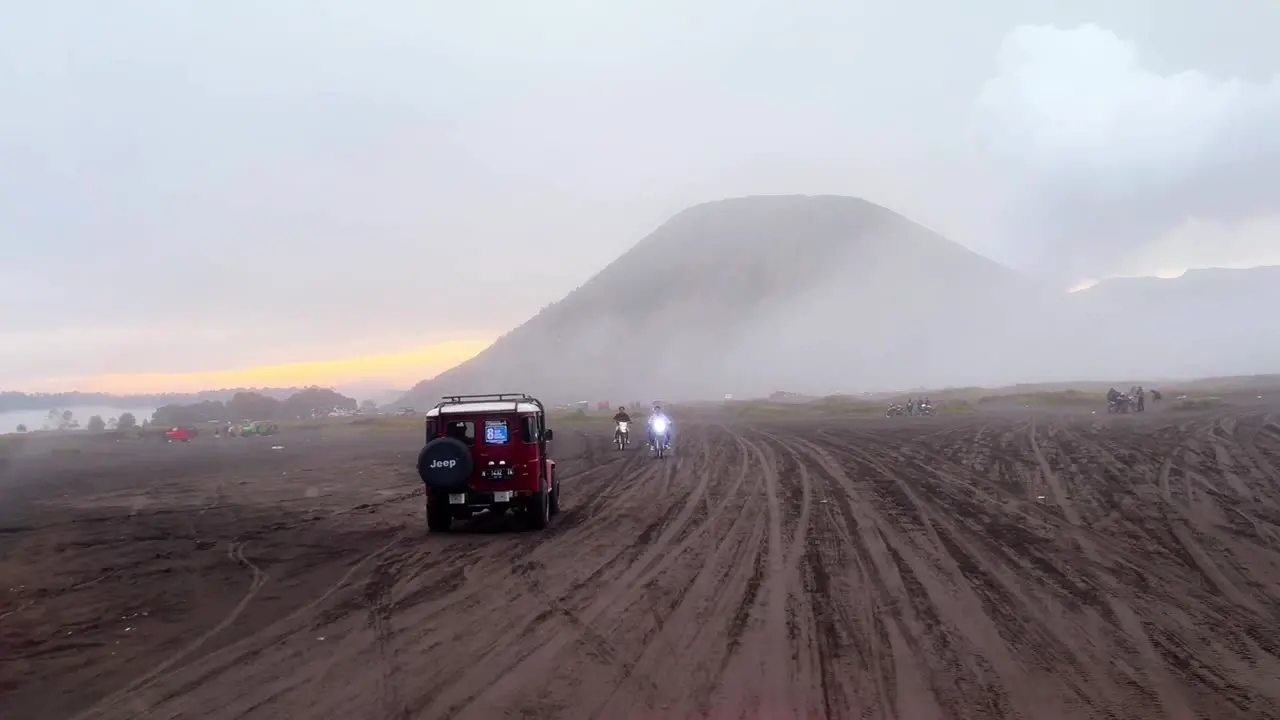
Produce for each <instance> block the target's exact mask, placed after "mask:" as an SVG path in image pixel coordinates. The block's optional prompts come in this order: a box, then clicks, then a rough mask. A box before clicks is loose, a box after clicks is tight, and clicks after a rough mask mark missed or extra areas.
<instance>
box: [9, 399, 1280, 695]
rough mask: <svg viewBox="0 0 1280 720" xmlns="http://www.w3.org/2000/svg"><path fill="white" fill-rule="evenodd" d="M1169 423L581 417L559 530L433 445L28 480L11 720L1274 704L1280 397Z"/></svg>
mask: <svg viewBox="0 0 1280 720" xmlns="http://www.w3.org/2000/svg"><path fill="white" fill-rule="evenodd" d="M1147 415H1148V416H1146V417H1143V416H1127V417H1118V418H1098V417H1084V418H1065V417H1057V418H1055V417H1051V416H1032V415H1026V416H1017V417H1014V416H983V415H975V416H971V417H966V418H963V419H954V418H946V417H941V418H896V419H893V420H884V419H880V420H876V421H849V422H846V423H836V424H833V423H824V424H817V423H808V422H796V423H791V424H784V423H775V424H772V425H761V426H747V425H732V426H726V425H714V424H706V425H694V424H689V426H688V427H685V428H684V429H683V430H682V432H681V437H680V442H681V444H680V446H679V448H678V452H677V453H676V455H675V456H673V457H671V458H668V459H667V460H665V461H658V460H654V459H651V458H648V457H646V455H645V454H644V453H643V452H641V451H627V452H616V451H613V450H612V449H610V448H609V446H608V435H607V432H608V428H607V427H606V428H604V429H603V431H602V432H601V433H600V434H599V435H590V436H588V435H584V434H582V433H576V434H575V433H574V432H573V431H572V430H569V429H567V428H562V429H561V430H560V432H559V438H558V439H557V444H558V447H557V448H556V449H557V453H558V455H559V457H560V459H561V465H560V467H561V472H562V473H563V475H562V477H563V479H564V480H563V481H564V485H563V492H564V501H565V512H564V514H563V515H561V516H560V517H559V518H557V520H556V521H555V522H554V524H553V526H552V528H551V529H550V530H549V531H546V532H543V533H531V532H518V531H516V529H515V527H516V526H515V523H514V521H512V522H506V523H504V522H492V521H486V520H484V519H479V520H477V521H476V522H475V523H473V524H472V525H471V526H464V529H463V530H462V531H460V532H458V533H454V534H450V535H447V536H439V535H427V533H426V532H425V530H424V527H423V526H424V522H423V519H422V507H421V505H422V497H421V493H420V491H419V489H418V484H417V481H416V478H414V477H413V471H412V460H413V453H414V452H415V451H416V449H417V442H418V438H417V435H416V433H415V434H409V433H407V432H406V433H405V434H402V435H400V434H388V433H386V432H381V433H375V432H354V431H345V432H336V431H335V432H327V431H326V432H319V431H317V432H315V433H310V434H305V433H304V434H298V435H293V436H282V437H281V439H280V441H279V442H281V443H282V444H284V446H285V447H284V449H282V450H271V449H270V445H271V444H273V443H274V442H275V441H273V440H270V439H267V440H261V441H258V440H221V441H215V440H212V439H210V440H208V441H207V442H195V443H192V444H191V445H189V446H155V447H152V446H147V447H140V446H139V447H129V448H112V449H110V451H109V452H108V451H107V450H103V451H102V452H101V453H88V452H86V453H85V454H81V455H58V456H48V457H26V458H20V459H15V460H11V461H10V462H9V464H8V471H7V472H8V480H7V482H8V485H7V486H5V487H4V488H3V489H4V491H5V492H6V493H9V495H8V496H9V497H21V498H24V500H23V501H22V503H21V504H20V505H21V506H20V507H19V505H17V504H11V505H10V506H9V507H8V512H7V514H6V513H5V512H4V511H0V573H2V574H0V578H2V579H3V583H0V647H3V648H4V652H0V708H3V712H0V714H2V715H3V716H4V717H5V718H7V719H8V720H22V719H26V718H41V719H42V720H49V719H52V718H84V719H89V718H95V719H102V720H106V719H115V718H131V717H145V718H178V717H182V718H240V717H248V718H308V719H312V718H342V719H344V720H345V719H355V718H459V719H461V718H468V719H477V720H490V719H492V718H501V717H523V718H548V719H550V718H601V719H604V720H615V719H621V718H654V719H657V718H663V719H666V718H681V719H683V718H742V717H745V718H770V719H772V718H886V719H888V718H908V719H911V720H917V719H919V720H932V719H934V718H1028V719H1034V720H1050V719H1052V718H1122V719H1129V718H1175V719H1177V720H1189V719H1191V718H1199V717H1206V718H1210V717H1211V718H1214V719H1215V720H1228V719H1231V718H1275V717H1280V487H1278V486H1277V481H1278V480H1280V473H1277V468H1278V467H1280V413H1277V412H1276V411H1275V409H1274V408H1271V409H1268V408H1265V407H1255V408H1241V409H1236V410H1231V409H1225V410H1219V411H1212V412H1203V413H1198V414H1183V413H1178V412H1158V413H1148V414H1147ZM33 483H41V485H40V486H39V487H40V488H42V489H43V492H44V494H43V497H36V494H33V491H32V490H31V488H32V487H33ZM15 487H16V488H23V490H22V492H21V493H19V492H17V491H15V490H14V489H13V488H15Z"/></svg>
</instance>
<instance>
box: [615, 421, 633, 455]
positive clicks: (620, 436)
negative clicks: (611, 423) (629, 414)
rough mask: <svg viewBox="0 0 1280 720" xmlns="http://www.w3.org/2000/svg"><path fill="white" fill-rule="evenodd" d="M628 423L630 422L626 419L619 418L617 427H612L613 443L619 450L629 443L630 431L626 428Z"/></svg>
mask: <svg viewBox="0 0 1280 720" xmlns="http://www.w3.org/2000/svg"><path fill="white" fill-rule="evenodd" d="M630 424H631V423H628V422H627V421H626V420H619V421H618V427H616V428H614V431H613V444H614V445H615V446H616V447H617V448H618V449H619V450H625V449H626V448H627V445H629V444H630V443H631V431H630V430H629V429H627V426H628V425H630Z"/></svg>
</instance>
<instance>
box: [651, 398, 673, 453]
mask: <svg viewBox="0 0 1280 720" xmlns="http://www.w3.org/2000/svg"><path fill="white" fill-rule="evenodd" d="M660 419H661V420H664V421H666V423H667V442H668V444H669V443H670V442H671V418H669V417H667V415H666V413H664V412H662V406H661V405H657V404H655V405H654V406H653V411H652V412H650V413H649V447H656V444H655V438H654V435H653V425H654V423H655V422H656V421H658V420H660Z"/></svg>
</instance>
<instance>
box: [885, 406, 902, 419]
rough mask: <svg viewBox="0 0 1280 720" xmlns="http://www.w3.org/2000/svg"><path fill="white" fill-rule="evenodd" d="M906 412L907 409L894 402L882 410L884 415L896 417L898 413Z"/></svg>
mask: <svg viewBox="0 0 1280 720" xmlns="http://www.w3.org/2000/svg"><path fill="white" fill-rule="evenodd" d="M906 414H907V409H906V408H905V407H903V406H901V405H899V404H897V403H894V404H892V405H890V406H889V407H887V408H885V411H884V416H885V417H896V416H899V415H906Z"/></svg>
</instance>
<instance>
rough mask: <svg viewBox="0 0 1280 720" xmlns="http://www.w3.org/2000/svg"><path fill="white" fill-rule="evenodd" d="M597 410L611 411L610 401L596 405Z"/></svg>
mask: <svg viewBox="0 0 1280 720" xmlns="http://www.w3.org/2000/svg"><path fill="white" fill-rule="evenodd" d="M596 409H597V410H608V409H609V401H608V400H601V401H600V402H598V403H596Z"/></svg>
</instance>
